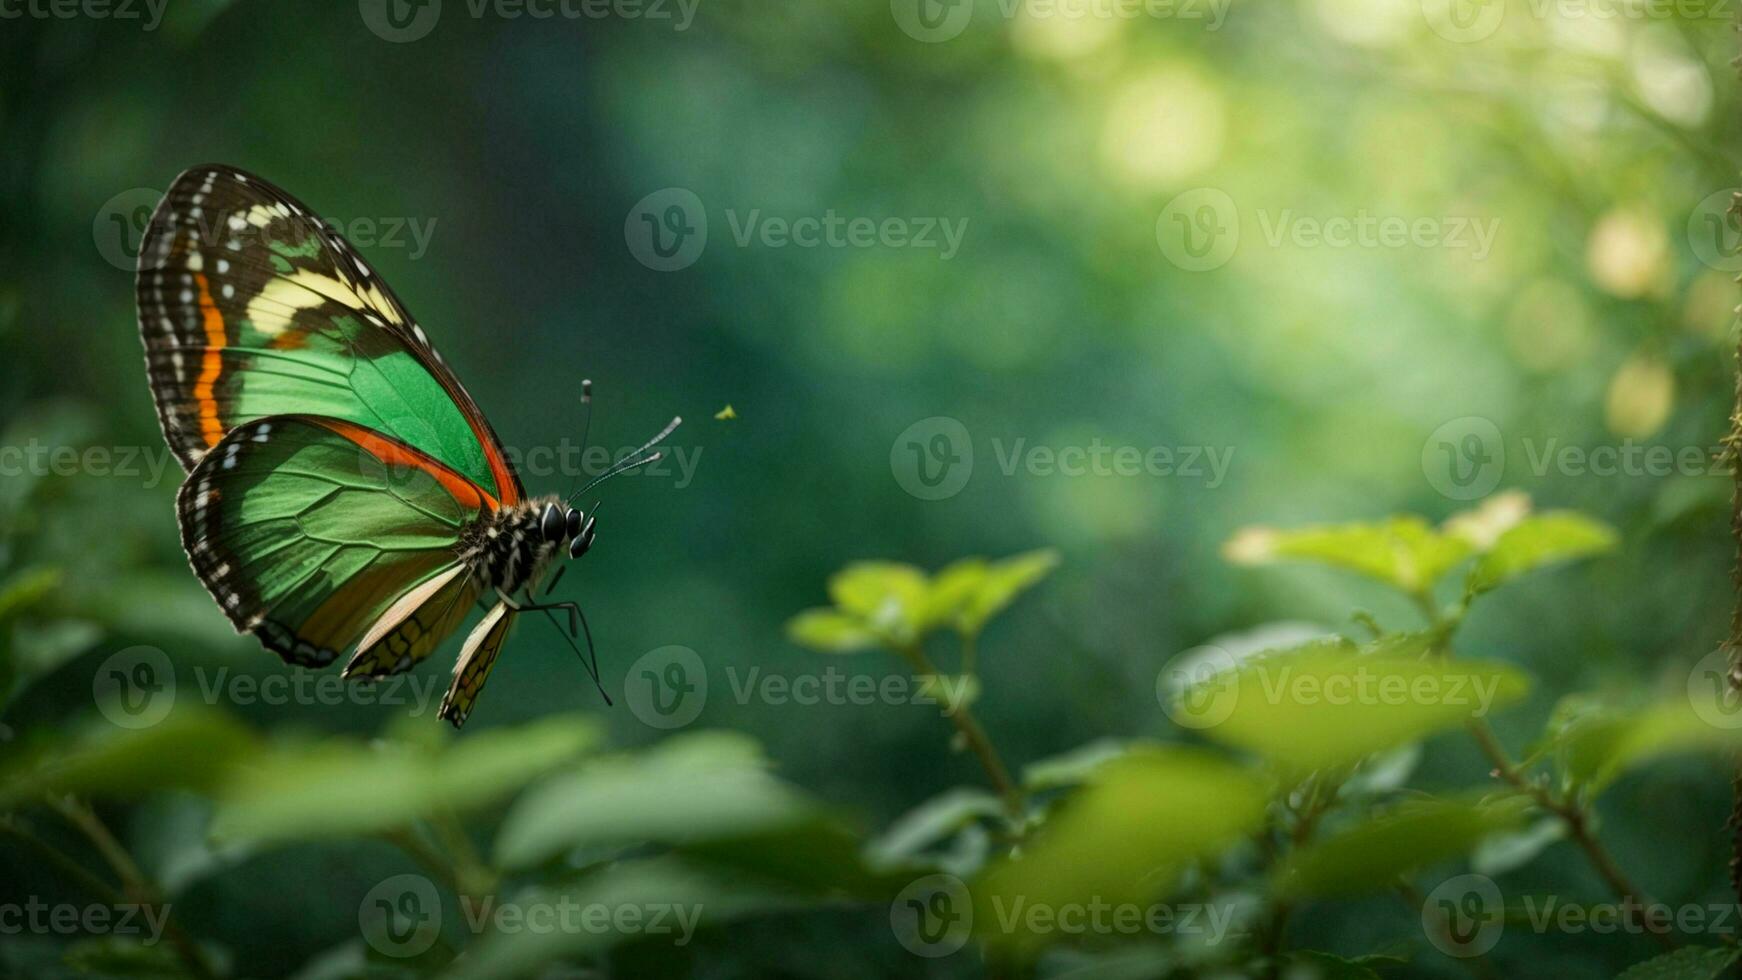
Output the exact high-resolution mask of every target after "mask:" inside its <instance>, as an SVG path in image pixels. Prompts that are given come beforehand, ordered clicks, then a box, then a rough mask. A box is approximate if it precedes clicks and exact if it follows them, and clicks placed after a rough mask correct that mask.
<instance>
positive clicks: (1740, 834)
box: [1724, 200, 1742, 901]
mask: <svg viewBox="0 0 1742 980" xmlns="http://www.w3.org/2000/svg"><path fill="white" fill-rule="evenodd" d="M1738 207H1742V201H1737V200H1733V201H1732V202H1731V203H1730V211H1729V214H1730V215H1731V216H1732V217H1734V216H1735V215H1736V214H1737V210H1738ZM1736 361H1737V363H1736V401H1735V407H1734V408H1733V409H1732V410H1731V413H1730V431H1729V433H1728V434H1727V435H1725V436H1724V452H1725V455H1727V456H1728V457H1729V460H1730V477H1731V480H1732V481H1733V486H1732V488H1731V490H1730V536H1731V538H1732V539H1734V540H1735V542H1736V558H1735V562H1734V563H1733V564H1732V565H1731V567H1730V583H1731V587H1732V589H1733V590H1734V591H1735V601H1734V603H1733V605H1732V606H1731V610H1730V637H1729V639H1728V640H1726V641H1725V645H1726V646H1728V647H1729V649H1730V669H1729V671H1728V673H1727V675H1726V677H1725V681H1726V682H1727V687H1728V694H1729V696H1730V698H1732V699H1735V698H1738V697H1742V346H1738V348H1737V351H1736ZM1730 792H1731V795H1732V797H1733V799H1734V802H1732V803H1731V805H1730V819H1729V821H1728V829H1729V831H1730V891H1731V892H1732V893H1734V894H1735V896H1736V899H1737V900H1738V901H1742V761H1738V762H1737V764H1736V768H1735V769H1734V771H1733V772H1732V774H1731V777H1730Z"/></svg>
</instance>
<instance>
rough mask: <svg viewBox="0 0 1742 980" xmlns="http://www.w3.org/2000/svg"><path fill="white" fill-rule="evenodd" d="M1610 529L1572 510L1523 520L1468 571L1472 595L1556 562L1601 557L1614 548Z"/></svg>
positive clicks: (1613, 534) (1612, 533) (1615, 538)
mask: <svg viewBox="0 0 1742 980" xmlns="http://www.w3.org/2000/svg"><path fill="white" fill-rule="evenodd" d="M1617 540H1618V539H1617V536H1616V534H1615V531H1614V529H1613V528H1611V527H1609V526H1608V525H1607V524H1603V523H1601V522H1600V521H1595V520H1592V519H1591V518H1588V517H1585V516H1583V515H1581V514H1576V513H1573V512H1572V511H1551V512H1549V513H1546V514H1539V515H1537V516H1535V517H1528V518H1525V519H1524V520H1523V521H1521V522H1519V523H1518V524H1517V525H1516V526H1514V527H1513V528H1512V529H1511V530H1509V531H1507V532H1506V533H1504V534H1502V535H1501V536H1500V539H1499V540H1498V541H1497V542H1495V544H1494V547H1493V548H1492V549H1491V550H1490V551H1488V553H1487V554H1485V555H1483V556H1482V557H1481V558H1480V559H1478V560H1477V562H1476V565H1475V567H1474V568H1472V569H1471V570H1470V580H1469V589H1470V591H1471V592H1487V591H1488V590H1490V589H1493V588H1496V587H1498V586H1500V585H1502V584H1504V583H1505V582H1508V581H1510V580H1512V579H1514V578H1516V577H1518V576H1520V575H1523V574H1524V573H1525V572H1528V571H1531V570H1533V569H1536V568H1541V567H1542V566H1544V565H1550V564H1553V563H1555V562H1563V561H1573V560H1575V559H1579V558H1585V557H1589V556H1591V555H1597V554H1602V553H1603V552H1606V551H1609V550H1611V549H1613V548H1614V547H1615V543H1616V541H1617Z"/></svg>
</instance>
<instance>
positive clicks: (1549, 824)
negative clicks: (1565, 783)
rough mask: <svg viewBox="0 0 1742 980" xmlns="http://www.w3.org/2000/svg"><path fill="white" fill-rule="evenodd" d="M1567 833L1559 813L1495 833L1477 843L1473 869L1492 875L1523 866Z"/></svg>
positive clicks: (1473, 857) (1564, 822)
mask: <svg viewBox="0 0 1742 980" xmlns="http://www.w3.org/2000/svg"><path fill="white" fill-rule="evenodd" d="M1566 836H1567V822H1566V821H1565V820H1562V819H1561V818H1559V817H1544V818H1542V819H1541V820H1538V821H1537V822H1536V823H1534V824H1532V825H1531V826H1529V827H1527V828H1525V829H1523V830H1512V831H1506V832H1504V833H1499V834H1495V835H1493V836H1491V837H1489V838H1487V839H1486V840H1484V841H1482V843H1480V844H1478V845H1476V852H1475V853H1474V854H1472V855H1471V856H1470V870H1472V871H1474V872H1476V873H1477V874H1484V875H1488V876H1490V877H1492V876H1494V875H1500V874H1505V873H1506V872H1508V871H1511V870H1513V869H1515V868H1521V867H1523V866H1525V865H1526V864H1529V863H1530V862H1531V861H1533V860H1535V859H1536V856H1537V855H1538V854H1541V853H1542V852H1543V850H1544V849H1545V848H1547V847H1548V846H1549V845H1550V844H1553V843H1554V842H1555V841H1558V840H1562V839H1564V838H1565V837H1566Z"/></svg>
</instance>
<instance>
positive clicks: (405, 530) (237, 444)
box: [177, 415, 497, 672]
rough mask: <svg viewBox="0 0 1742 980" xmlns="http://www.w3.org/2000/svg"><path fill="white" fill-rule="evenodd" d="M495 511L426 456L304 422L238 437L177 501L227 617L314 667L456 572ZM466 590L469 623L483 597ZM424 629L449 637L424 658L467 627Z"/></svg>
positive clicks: (338, 427)
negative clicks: (476, 523)
mask: <svg viewBox="0 0 1742 980" xmlns="http://www.w3.org/2000/svg"><path fill="white" fill-rule="evenodd" d="M496 506H497V502H496V501H495V500H494V499H493V498H492V497H491V496H490V495H489V494H488V493H486V492H485V491H484V490H483V489H482V488H480V487H478V486H477V485H476V484H474V483H473V482H471V481H470V480H468V479H467V478H466V477H465V476H463V475H462V474H460V473H458V472H456V471H455V470H453V469H452V468H450V467H448V466H446V465H445V464H444V463H442V462H441V461H440V460H437V459H435V458H434V457H432V456H430V455H429V454H426V453H423V452H421V451H419V450H417V449H415V448H412V447H410V446H408V445H406V444H404V443H402V442H400V441H398V440H396V439H394V438H392V437H391V436H388V435H385V434H383V433H379V432H374V431H372V430H369V429H365V428H362V427H361V426H357V425H355V424H353V423H350V422H347V421H345V420H342V419H330V418H322V417H315V416H307V415H289V416H272V417H269V418H265V419H260V420H258V421H255V422H251V423H248V424H247V425H244V426H242V427H240V428H236V429H233V430H231V431H230V433H229V434H228V435H226V436H225V437H224V438H223V439H221V440H220V441H219V442H218V443H217V444H216V445H214V446H213V447H212V448H211V450H210V451H209V452H207V453H206V454H205V455H204V456H203V457H202V458H201V460H200V462H199V463H198V465H196V466H195V467H194V470H193V473H192V474H191V475H190V476H189V477H188V479H187V482H186V483H184V484H183V485H182V488H181V492H180V494H179V496H178V498H177V508H178V511H179V513H180V518H181V529H182V542H183V544H184V546H185V547H186V548H187V552H188V556H189V558H190V560H191V562H192V564H193V567H194V571H195V573H196V574H197V575H198V576H199V578H200V580H201V581H202V582H203V583H204V584H205V585H206V587H207V589H209V590H210V591H211V593H212V595H213V597H214V598H216V599H217V600H218V604H219V606H220V607H222V608H223V610H224V613H225V615H227V616H228V617H229V618H230V621H231V622H232V623H234V624H235V626H236V628H237V629H238V630H245V631H248V632H252V633H254V634H255V635H256V636H258V637H259V638H260V641H261V642H262V643H263V644H265V645H266V646H267V647H268V648H270V649H272V650H274V651H276V652H278V653H279V654H280V655H282V656H283V657H284V658H285V659H286V660H289V661H291V662H293V663H298V664H304V665H310V666H322V665H325V664H327V663H330V662H331V661H332V660H333V659H334V658H335V657H337V656H338V655H339V654H341V653H343V652H344V651H346V650H347V649H349V648H350V647H352V646H353V645H354V644H356V643H357V642H358V641H359V640H361V639H362V638H363V637H364V634H365V632H366V631H368V630H369V628H370V627H371V626H373V625H374V624H375V623H377V622H378V621H379V620H380V618H381V617H382V615H383V614H384V613H386V611H387V610H388V609H390V608H391V607H393V605H394V604H395V602H396V601H397V600H398V599H399V598H400V597H402V596H404V595H405V594H406V593H408V592H410V591H412V590H414V589H416V588H417V587H418V586H419V585H420V584H423V583H425V582H427V581H429V580H431V579H433V578H435V577H437V576H441V575H444V574H449V573H451V572H452V571H453V570H454V568H455V566H456V562H457V555H456V551H455V545H456V543H457V542H458V541H459V538H460V535H461V533H462V529H463V528H464V527H465V525H467V524H468V523H469V522H472V521H473V520H475V519H476V518H477V517H478V515H479V514H480V513H483V512H484V511H485V510H487V509H494V508H495V507H496ZM455 578H456V579H457V580H458V581H461V582H464V581H465V580H466V576H465V575H463V574H461V575H458V576H455ZM471 588H472V589H473V591H472V592H471V593H470V594H469V595H466V596H465V597H464V600H463V601H462V602H460V603H459V608H460V612H461V615H462V617H463V613H464V611H465V610H466V609H467V608H468V607H469V605H470V604H471V602H473V601H474V600H475V598H476V595H477V593H476V589H475V587H471ZM444 591H445V590H444ZM424 623H427V624H428V627H429V629H428V630H427V632H433V631H435V630H437V629H440V630H444V631H443V632H441V633H440V634H439V635H435V636H433V638H428V644H427V648H426V649H424V650H423V652H425V653H427V652H428V649H429V648H433V646H434V644H435V643H439V642H440V640H441V639H442V638H443V637H445V636H446V635H447V633H448V632H451V631H452V630H453V629H455V628H456V627H457V626H458V625H459V619H457V618H451V617H447V616H442V617H439V618H434V617H429V616H427V615H426V616H425V617H424V619H422V620H420V621H419V628H422V627H423V624H424ZM396 632H397V631H396ZM383 642H384V643H385V641H383ZM378 646H380V645H379V644H378ZM408 665H409V662H407V663H406V664H403V665H400V666H408ZM383 672H386V671H383Z"/></svg>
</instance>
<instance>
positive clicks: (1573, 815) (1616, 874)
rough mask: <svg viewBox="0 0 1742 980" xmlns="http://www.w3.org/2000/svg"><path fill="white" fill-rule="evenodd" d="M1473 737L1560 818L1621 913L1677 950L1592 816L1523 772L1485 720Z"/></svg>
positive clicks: (1504, 774)
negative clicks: (1601, 836)
mask: <svg viewBox="0 0 1742 980" xmlns="http://www.w3.org/2000/svg"><path fill="white" fill-rule="evenodd" d="M1470 734H1471V735H1472V736H1474V737H1475V739H1476V744H1477V745H1479V746H1481V747H1482V752H1483V754H1484V755H1486V756H1487V757H1488V760H1489V761H1490V762H1492V763H1493V764H1494V775H1496V776H1498V777H1500V778H1501V779H1503V780H1505V781H1506V782H1507V783H1510V784H1511V785H1512V786H1514V787H1516V788H1517V789H1518V790H1520V791H1521V792H1523V793H1524V794H1525V795H1527V796H1529V797H1530V798H1531V799H1532V800H1534V801H1535V802H1536V805H1537V806H1540V807H1542V808H1543V809H1544V810H1547V811H1548V812H1550V813H1552V814H1554V815H1555V816H1557V817H1559V818H1560V819H1561V822H1562V823H1564V824H1566V827H1567V832H1568V833H1569V834H1571V835H1572V838H1573V840H1574V841H1575V842H1577V843H1578V845H1579V847H1581V848H1583V849H1584V851H1585V856H1586V857H1588V858H1589V859H1590V861H1591V866H1592V867H1593V868H1595V869H1596V870H1597V874H1598V875H1599V876H1601V877H1602V879H1603V880H1604V881H1605V882H1606V883H1608V885H1609V888H1610V889H1611V890H1612V891H1614V892H1615V895H1616V897H1618V898H1620V899H1621V912H1622V914H1623V915H1625V916H1627V918H1628V919H1629V920H1631V921H1632V922H1633V923H1634V924H1635V925H1637V926H1639V927H1640V928H1641V929H1642V930H1644V931H1645V932H1646V933H1647V934H1649V935H1650V936H1651V937H1652V938H1653V939H1655V940H1656V941H1657V944H1658V945H1659V946H1662V947H1663V948H1665V949H1674V948H1675V942H1674V940H1672V939H1670V937H1669V933H1668V930H1667V929H1665V928H1660V927H1659V926H1658V924H1657V923H1655V922H1653V921H1652V918H1651V916H1650V914H1649V912H1648V910H1649V909H1650V908H1651V907H1652V906H1654V905H1655V904H1656V903H1655V902H1653V901H1652V899H1651V896H1649V895H1647V894H1646V893H1645V892H1644V891H1642V890H1640V888H1639V887H1638V886H1637V885H1635V884H1634V883H1633V882H1632V881H1631V880H1630V879H1629V878H1628V877H1627V874H1626V872H1624V871H1622V870H1621V866H1620V865H1619V864H1617V863H1616V862H1615V857H1614V855H1612V854H1610V853H1609V850H1608V848H1606V847H1604V846H1603V842H1602V841H1599V840H1598V839H1597V835H1596V834H1595V833H1593V832H1592V830H1591V821H1590V814H1588V813H1587V812H1586V811H1585V810H1584V808H1583V807H1581V806H1579V805H1578V804H1577V803H1576V802H1574V801H1573V800H1571V799H1567V798H1564V797H1559V796H1556V795H1555V794H1554V793H1551V792H1550V791H1549V790H1548V788H1547V787H1545V786H1543V785H1542V784H1541V783H1539V782H1537V781H1536V780H1534V779H1531V778H1529V777H1528V776H1526V775H1525V774H1524V773H1523V772H1522V771H1520V768H1519V767H1518V765H1517V764H1515V763H1514V762H1513V761H1512V759H1511V757H1510V756H1508V755H1507V754H1506V748H1505V746H1503V745H1501V744H1500V739H1499V738H1498V737H1497V736H1496V735H1495V734H1494V729H1493V727H1492V726H1490V725H1489V724H1488V720H1487V719H1486V718H1478V719H1476V720H1474V721H1472V722H1470Z"/></svg>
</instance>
